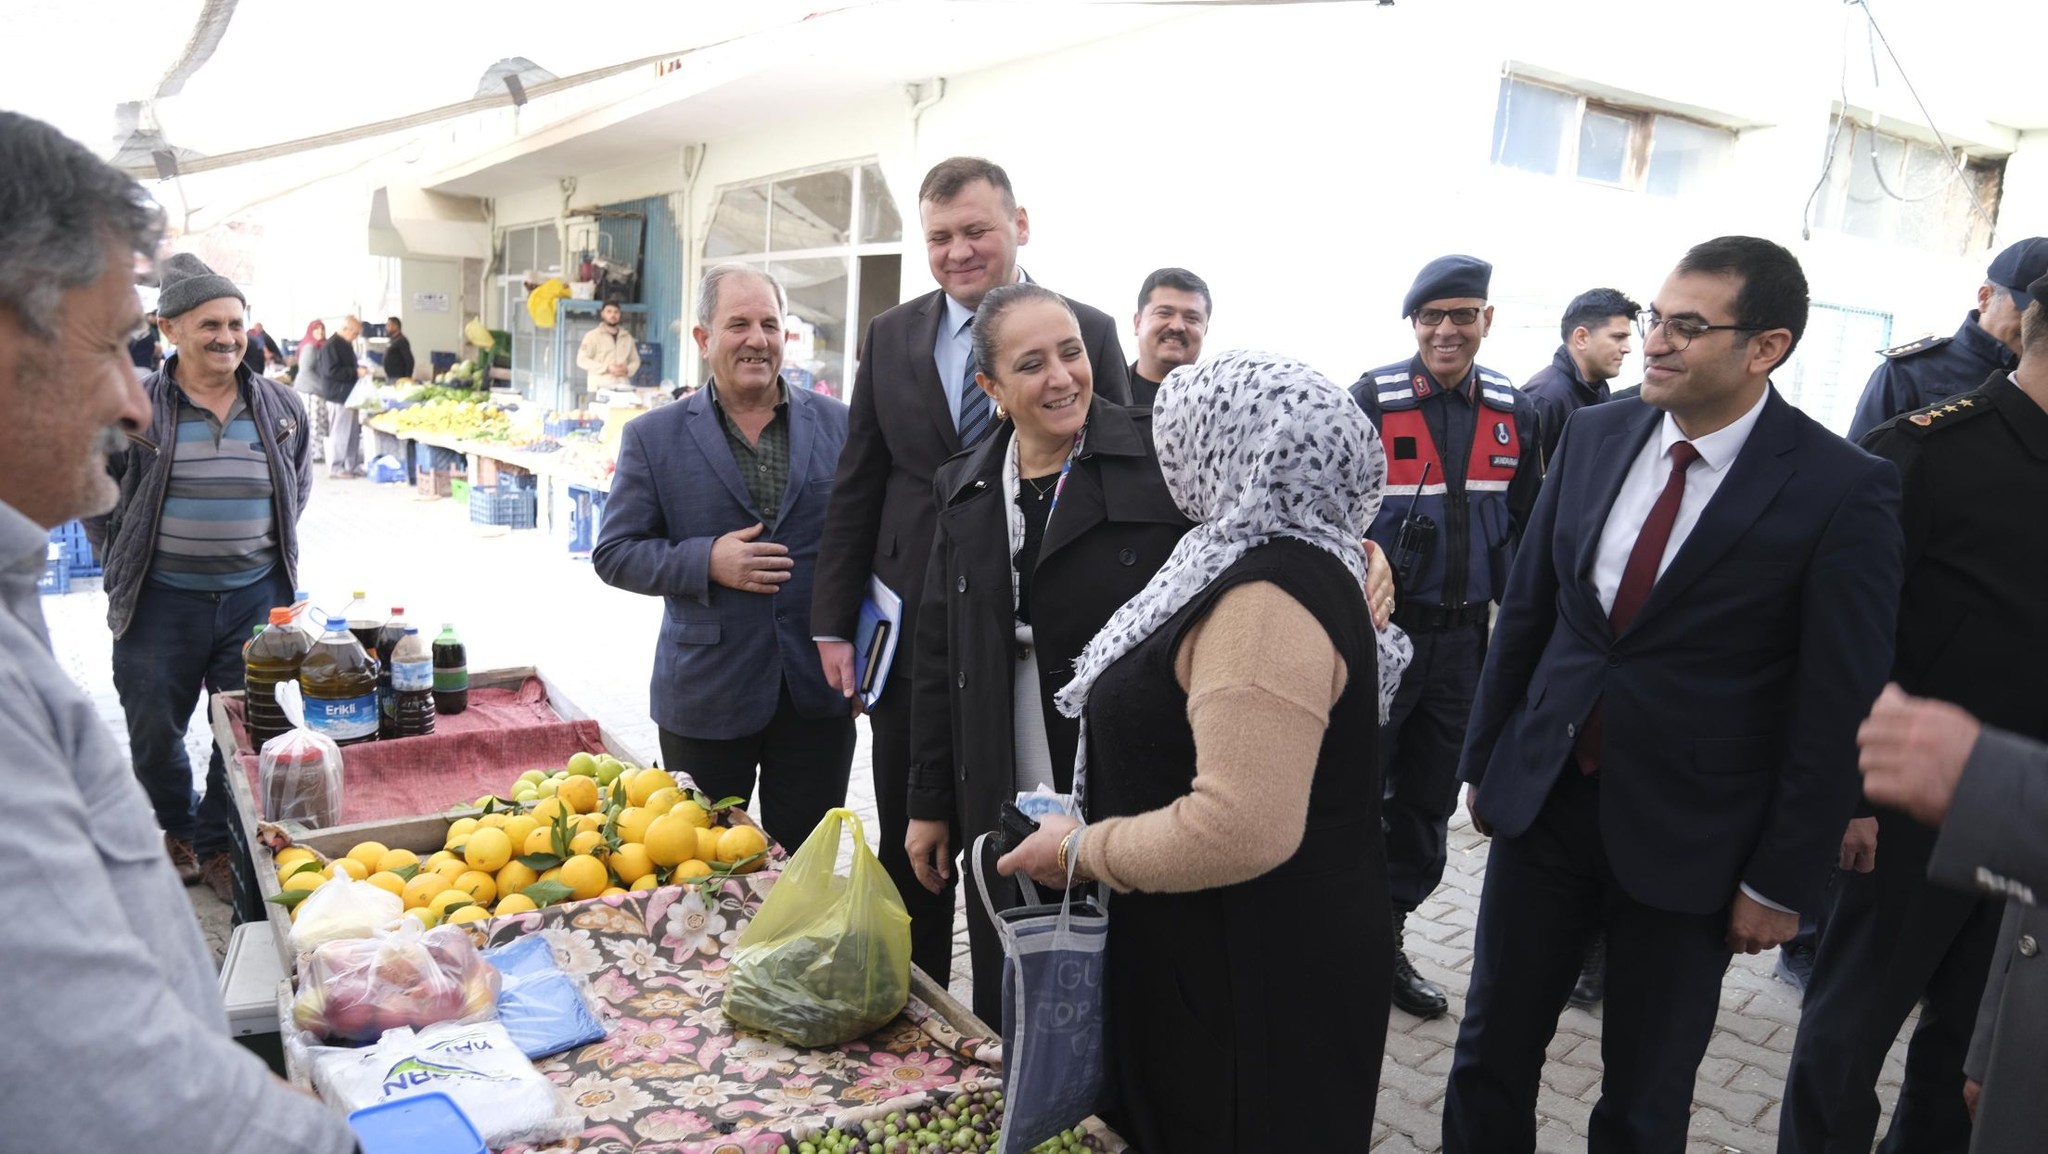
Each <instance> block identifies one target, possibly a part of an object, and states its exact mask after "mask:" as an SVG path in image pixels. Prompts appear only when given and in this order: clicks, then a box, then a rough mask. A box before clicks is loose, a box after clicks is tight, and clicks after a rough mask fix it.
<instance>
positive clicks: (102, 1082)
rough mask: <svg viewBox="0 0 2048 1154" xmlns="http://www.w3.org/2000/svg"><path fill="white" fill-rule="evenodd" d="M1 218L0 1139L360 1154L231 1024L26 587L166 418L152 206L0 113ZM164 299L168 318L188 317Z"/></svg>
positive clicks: (58, 1146)
mask: <svg viewBox="0 0 2048 1154" xmlns="http://www.w3.org/2000/svg"><path fill="white" fill-rule="evenodd" d="M0 220H5V221H6V222H7V227H6V228H4V229H0V269H5V270H9V271H8V273H7V274H5V277H4V279H0V411H5V412H6V413H8V414H9V417H10V419H9V420H7V421H5V422H0V748H4V749H6V750H7V751H8V756H7V759H6V762H5V764H4V767H0V778H4V779H5V782H6V786H7V792H8V797H9V798H10V801H11V803H12V804H14V805H16V806H18V807H20V808H19V810H18V812H20V813H23V814H34V815H35V818H34V821H35V833H34V834H33V836H19V837H8V838H0V892H5V893H8V894H11V895H16V896H17V897H18V898H19V899H21V900H17V901H15V902H14V903H12V908H11V909H10V910H9V915H8V926H7V934H6V937H5V938H4V939H0V973H4V974H5V975H6V980H5V981H4V982H0V1020H4V1021H6V1023H7V1025H8V1030H9V1038H10V1041H9V1043H8V1045H6V1046H5V1047H0V1119H5V1125H6V1137H5V1139H4V1140H0V1144H4V1145H5V1146H6V1147H7V1148H8V1149H10V1150H17V1149H18V1150H163V1151H204V1152H206V1154H237V1152H239V1154H272V1152H274V1151H284V1150H290V1151H310V1152H317V1154H330V1152H331V1154H341V1152H343V1151H348V1150H351V1149H354V1147H355V1140H354V1138H353V1137H352V1136H351V1135H350V1133H349V1128H348V1125H347V1124H346V1123H345V1122H343V1120H342V1119H341V1118H340V1117H338V1116H336V1115H335V1114H334V1113H333V1112H332V1111H330V1110H328V1108H327V1107H326V1106H324V1105H322V1104H321V1103H320V1102H319V1100H317V1099H315V1098H314V1097H312V1096H311V1095H309V1094H304V1093H301V1092H299V1091H298V1090H295V1089H293V1088H292V1087H291V1086H289V1085H287V1084H286V1083H284V1082H282V1081H279V1080H278V1079H276V1078H274V1077H272V1076H271V1075H270V1073H269V1072H268V1071H267V1070H265V1069H264V1066H263V1062H262V1061H261V1060H260V1059H258V1058H257V1057H256V1056H255V1055H254V1054H252V1053H250V1052H249V1051H248V1050H245V1049H243V1048H242V1047H241V1046H239V1045H237V1044H236V1043H235V1042H234V1040H233V1039H231V1038H230V1037H229V1035H228V1028H227V1013H226V1011H225V1009H224V1008H223V1006H222V1003H221V996H220V988H219V985H218V983H217V980H216V979H215V976H214V964H213V958H212V956H211V954H210V952H209V951H208V949H207V945H206V941H205V939H204V938H202V937H201V936H200V933H199V927H198V924H197V923H196V922H195V921H194V919H193V917H192V910H191V907H190V905H189V904H188V903H187V902H186V901H185V898H184V894H183V891H182V889H181V887H180V886H179V884H178V875H177V873H176V871H175V870H174V869H173V868H172V866H171V863H170V861H169V860H167V859H166V857H165V855H164V850H163V841H162V838H163V835H162V834H160V833H159V832H158V831H157V826H156V822H155V821H154V820H152V818H151V815H150V805H149V802H148V800H146V799H145V798H144V796H143V792H142V787H141V786H140V785H139V784H138V783H137V782H136V780H135V778H134V776H133V775H131V774H130V773H129V770H128V765H127V758H126V757H125V756H123V754H122V752H121V750H120V749H119V748H118V747H117V746H116V745H115V744H114V742H113V741H112V740H111V738H110V736H109V734H108V731H107V726H106V722H105V721H103V720H102V719H101V717H100V714H99V710H98V709H97V708H96V707H95V706H94V704H93V703H92V702H91V701H90V700H89V699H87V698H86V696H85V695H84V694H83V693H82V692H80V691H79V689H78V686H77V685H76V684H75V683H74V682H73V681H72V679H71V676H70V674H69V673H67V672H66V671H65V669H64V667H63V666H62V665H61V664H60V663H58V661H57V660H56V658H55V656H54V655H53V654H52V652H51V649H50V636H49V631H48V629H47V628H46V626H45V624H44V621H43V614H42V606H41V603H40V598H39V597H38V596H37V594H36V590H35V585H36V577H37V576H38V575H39V574H40V573H41V572H42V569H43V561H44V550H45V549H46V548H47V547H48V542H49V537H48V533H49V530H50V529H51V528H53V527H55V526H58V525H62V524H64V523H65V522H67V521H69V520H71V519H72V518H73V517H79V516H90V515H93V514H101V513H105V512H106V511H107V510H109V509H111V508H113V506H114V502H115V496H116V489H115V484H114V481H113V480H112V479H111V478H110V477H109V476H108V473H107V459H108V457H109V456H110V455H111V454H112V453H116V452H119V451H121V450H122V449H123V448H125V447H126V445H127V444H128V443H129V441H130V440H131V439H135V438H140V437H142V436H143V435H144V434H145V433H146V432H147V431H149V430H151V428H152V426H153V425H154V424H155V423H156V420H155V418H156V416H157V413H156V410H157V409H158V408H160V406H159V405H157V404H155V403H153V402H152V400H151V396H150V393H149V392H148V391H147V390H146V388H145V383H143V382H138V381H137V380H136V378H135V369H134V366H133V365H132V364H131V363H130V362H129V360H128V339H129V338H130V337H131V336H132V335H133V334H134V333H135V331H136V330H137V328H138V327H139V326H140V325H141V323H142V306H141V302H140V301H139V300H138V299H137V297H136V293H135V288H134V280H135V270H136V265H137V263H138V260H139V259H146V258H147V257H148V256H149V255H150V254H151V253H153V252H154V251H155V250H156V246H157V243H158V240H159V238H160V237H161V235H162V229H163V224H162V215H161V210H160V209H158V208H157V206H156V204H155V203H154V202H153V201H152V200H150V198H149V194H148V193H146V192H144V191H143V190H142V189H141V188H140V187H139V186H138V185H137V184H136V183H135V182H134V181H133V180H130V179H129V178H128V177H126V176H124V175H122V174H121V173H120V172H119V171H118V170H116V169H114V168H111V167H109V166H108V165H106V164H105V163H103V162H101V161H100V160H98V159H97V158H95V157H94V156H93V154H92V153H91V152H90V151H89V150H87V149H86V148H85V147H84V146H82V145H79V144H77V143H74V142H73V141H70V140H67V139H65V138H64V137H63V136H61V135H59V134H58V132H57V131H56V130H55V129H53V128H51V127H49V126H48V125H46V124H43V123H41V122H39V121H35V120H31V119H29V118H28V117H25V116H21V115H18V114H16V113H12V112H0ZM232 287H233V286H232V285H230V286H229V288H230V290H232ZM164 299H165V304H164V312H165V315H166V316H167V317H172V316H182V315H184V313H185V312H186V310H187V308H190V307H196V306H195V304H194V302H192V301H191V300H190V299H189V296H185V295H181V294H174V293H172V292H169V291H167V292H166V294H165V298H164ZM239 327H240V326H239V322H237V324H236V328H237V330H239ZM216 335H217V334H216ZM238 335H239V333H238ZM215 346H227V347H229V348H231V350H232V351H231V352H229V351H221V352H213V351H211V350H212V348H213V347H215ZM241 356H242V346H241V344H240V343H239V341H223V340H218V339H214V338H213V337H207V336H205V335H203V334H201V333H198V332H192V333H188V334H186V335H185V339H184V340H183V341H181V342H180V352H179V357H178V358H177V359H178V360H188V359H189V360H190V361H192V362H193V363H197V362H198V361H200V360H205V361H207V362H208V363H209V364H211V365H221V366H224V367H225V368H226V370H227V372H228V374H229V376H228V380H229V381H231V382H232V381H233V380H234V379H235V374H234V371H235V370H236V369H239V368H240V367H241ZM207 372H208V379H212V377H213V375H214V372H215V370H213V369H209V370H207ZM160 375H161V374H159V375H156V376H152V377H151V378H150V380H151V381H157V380H158V376H160ZM245 378H246V374H245ZM255 380H258V381H260V380H261V378H255ZM252 387H253V386H252ZM271 387H272V388H275V389H277V390H278V392H279V393H281V394H282V397H283V400H282V401H275V400H273V401H269V402H266V403H268V404H284V405H288V406H289V408H290V409H291V411H292V412H293V413H295V414H299V406H298V404H297V403H296V402H295V401H292V400H290V398H291V396H292V394H291V393H290V392H289V391H288V390H284V389H283V388H282V387H280V386H271ZM232 395H233V394H232V393H231V394H230V396H232ZM258 411H263V410H262V409H261V408H260V407H259V410H258ZM299 421H300V425H301V428H303V414H299ZM175 433H176V430H175V429H174V430H172V434H173V435H175ZM300 443H301V444H303V434H301V438H300ZM287 540H288V538H287ZM147 545H148V542H146V541H145V542H144V547H145V548H146V547H147ZM109 568H110V572H109V584H110V586H111V585H112V583H113V574H112V572H111V568H112V567H111V565H110V567H109ZM134 571H135V572H136V573H138V574H139V573H140V571H141V570H140V568H137V569H135V570H134ZM285 588H286V589H287V590H289V588H290V586H289V585H286V586H285ZM207 620H208V622H209V623H210V622H212V620H213V615H212V614H210V613H209V614H208V617H207ZM222 624H223V627H225V625H226V622H225V620H224V619H223V621H222ZM241 629H242V635H243V636H244V637H246V636H247V634H248V629H247V627H246V626H242V627H241ZM131 636H132V634H131ZM184 701H185V707H186V713H187V714H188V715H189V714H190V712H191V705H192V696H191V694H190V693H189V692H188V693H187V695H186V697H185V698H184ZM189 781H190V778H189V776H188V778H187V782H188V783H189ZM187 788H188V789H189V784H188V786H187Z"/></svg>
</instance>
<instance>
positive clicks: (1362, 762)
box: [998, 352, 1411, 1154]
mask: <svg viewBox="0 0 2048 1154" xmlns="http://www.w3.org/2000/svg"><path fill="white" fill-rule="evenodd" d="M1153 426H1154V430H1155V434H1156V437H1157V443H1158V450H1159V459H1160V465H1161V468H1162V470H1163V472H1164V474H1165V477H1166V483H1167V489H1168V491H1169V492H1170V493H1171V494H1172V495H1173V498H1174V501H1175V503H1176V504H1178V505H1179V506H1180V509H1181V511H1182V512H1184V513H1186V514H1187V515H1188V516H1189V517H1190V518H1192V519H1193V520H1195V521H1196V522H1197V524H1196V526H1195V528H1194V529H1192V530H1190V531H1189V532H1188V533H1187V535H1186V536H1184V537H1182V538H1181V541H1180V543H1179V545H1178V546H1177V547H1176V548H1175V549H1174V551H1173V553H1172V554H1171V555H1170V556H1169V557H1168V559H1167V561H1166V564H1165V565H1164V566H1163V567H1162V568H1161V569H1160V570H1159V572H1158V574H1156V575H1155V576H1154V577H1153V579H1152V581H1151V582H1150V583H1149V584H1148V585H1146V587H1145V588H1144V590H1143V591H1141V592H1140V593H1139V594H1138V595H1137V596H1136V597H1134V598H1132V599H1131V600H1130V601H1129V602H1128V603H1127V604H1125V605H1124V607H1123V608H1122V609H1120V610H1118V611H1117V613H1116V615H1115V616H1113V617H1112V618H1111V619H1110V621H1109V624H1107V625H1106V626H1104V627H1103V629H1102V631H1101V632H1100V633H1098V634H1097V635H1096V637H1095V640H1094V641H1093V642H1091V643H1090V644H1089V646H1088V648H1087V650H1086V651H1085V652H1084V653H1083V654H1082V657H1081V660H1080V662H1079V663H1078V667H1077V670H1076V674H1075V677H1074V680H1073V682H1072V683H1071V684H1070V685H1069V686H1068V687H1067V688H1066V689H1065V690H1064V691H1062V692H1061V694H1060V695H1059V702H1060V706H1061V708H1062V709H1064V710H1066V711H1068V712H1070V713H1079V714H1080V715H1081V717H1082V719H1083V739H1082V740H1083V745H1084V757H1085V759H1086V765H1087V770H1086V780H1085V783H1084V784H1078V785H1077V792H1080V793H1083V794H1084V795H1085V797H1084V802H1085V807H1086V812H1087V815H1088V819H1089V824H1087V825H1079V824H1076V823H1074V822H1073V821H1071V820H1070V819H1066V818H1062V817H1057V816H1051V817H1047V818H1045V819H1044V820H1043V823H1042V825H1041V828H1040V830H1039V832H1038V833H1036V834H1034V835H1033V836H1032V837H1030V838H1029V839H1027V840H1026V841H1025V842H1024V844H1023V845H1021V846H1019V847H1018V848H1017V849H1016V850H1015V851H1013V852H1012V853H1011V854H1009V855H1007V856H1005V857H1004V858H1003V860H1002V861H1001V862H1000V863H998V864H999V868H1000V869H1001V870H1002V871H1003V872H1004V873H1014V872H1019V871H1022V872H1025V873H1028V874H1029V875H1030V876H1032V877H1033V878H1035V879H1037V880H1040V881H1045V882H1053V883H1063V882H1064V881H1065V879H1066V878H1067V877H1068V876H1069V874H1070V872H1071V873H1072V874H1073V875H1076V876H1079V877H1083V878H1092V879H1099V880H1101V881H1103V882H1105V883H1107V884H1108V885H1109V886H1110V887H1111V888H1112V889H1114V890H1116V891H1118V892H1119V894H1121V895H1123V896H1120V897H1118V898H1117V899H1116V900H1115V901H1113V902H1112V903H1111V906H1110V912H1111V916H1110V925H1109V939H1108V958H1107V970H1108V976H1107V986H1108V988H1107V991H1106V994H1105V1002H1106V1005H1107V1007H1108V1009H1107V1014H1108V1026H1109V1038H1110V1044H1111V1047H1112V1049H1111V1054H1110V1069H1111V1072H1112V1073H1111V1077H1112V1079H1113V1080H1114V1082H1115V1083H1116V1086H1115V1094H1114V1097H1115V1098H1116V1100H1117V1101H1118V1102H1119V1103H1120V1105H1119V1107H1118V1110H1117V1112H1116V1114H1115V1115H1114V1116H1113V1117H1112V1118H1111V1119H1110V1120H1111V1123H1112V1125H1113V1126H1115V1127H1116V1128H1117V1130H1118V1132H1119V1133H1121V1134H1122V1135H1123V1136H1124V1137H1126V1138H1128V1139H1130V1140H1131V1141H1132V1142H1133V1143H1134V1144H1135V1145H1136V1146H1137V1147H1138V1148H1139V1149H1143V1150H1172V1151H1174V1152H1175V1154H1188V1152H1200V1151H1209V1150H1213V1151H1219V1152H1222V1151H1241V1150H1251V1149H1309V1148H1320V1147H1322V1146H1324V1145H1327V1143H1328V1139H1329V1134H1328V1132H1327V1127H1328V1126H1329V1124H1330V1123H1329V1120H1328V1119H1327V1118H1324V1117H1321V1116H1319V1115H1318V1114H1317V1113H1316V1112H1314V1111H1299V1110H1290V1109H1288V1108H1286V1107H1285V1106H1284V1105H1282V1106H1278V1108H1275V1106H1276V1105H1278V1104H1280V1103H1284V1102H1285V1101H1286V1100H1287V1095H1286V1093H1285V1084H1286V1082H1287V1080H1288V1079H1289V1078H1290V1077H1291V1076H1292V1072H1293V1071H1298V1070H1303V1069H1308V1070H1314V1071H1315V1072H1316V1075H1315V1076H1316V1079H1317V1081H1318V1082H1320V1083H1322V1084H1326V1085H1348V1086H1354V1087H1362V1088H1364V1089H1363V1092H1362V1096H1363V1097H1364V1098H1365V1100H1366V1101H1367V1102H1368V1103H1369V1102H1370V1100H1371V1087H1373V1086H1375V1085H1377V1084H1378V1080H1379V1056H1380V1046H1379V1045H1378V1043H1377V1040H1378V1039H1379V1038H1381V1037H1382V1036H1384V1031H1385V1029H1386V1018H1387V1005H1388V1001H1387V998H1388V995H1387V991H1388V989H1389V984H1390V981H1391V973H1390V966H1391V963H1390V961H1389V960H1388V959H1389V958H1390V955H1391V950H1392V944H1391V940H1390V927H1389V923H1388V899H1387V876H1386V861H1385V848H1384V843H1383V841H1382V838H1381V832H1380V779H1379V758H1378V734H1379V721H1380V718H1381V716H1382V714H1383V711H1384V709H1385V707H1386V704H1387V702H1388V701H1389V700H1390V699H1391V697H1392V693H1393V682H1394V680H1395V677H1396V676H1397V675H1398V671H1399V667H1400V665H1401V664H1403V663H1405V660H1406V655H1407V654H1408V653H1409V652H1411V650H1410V649H1409V647H1408V645H1407V641H1406V638H1404V637H1402V636H1401V635H1400V634H1399V632H1398V631H1396V630H1393V629H1391V628H1390V629H1388V630H1386V631H1376V630H1375V629H1374V628H1373V625H1372V620H1371V618H1370V616H1369V615H1368V612H1367V607H1366V603H1365V596H1364V594H1363V592H1362V590H1361V585H1362V583H1363V581H1364V579H1365V575H1366V571H1367V559H1366V553H1365V551H1364V548H1363V546H1362V545H1361V538H1362V537H1364V535H1365V529H1366V526H1367V525H1368V524H1370V523H1371V521H1372V518H1373V516H1374V514H1375V513H1377V511H1378V508H1379V502H1380V491H1381V489H1382V487H1383V486H1384V483H1385V480H1386V460H1385V456H1384V454H1383V453H1382V452H1381V450H1380V445H1379V437H1378V434H1377V433H1376V432H1375V431H1374V429H1373V427H1372V424H1371V422H1370V421H1368V420H1367V419H1366V416H1365V414H1364V412H1362V411H1361V410H1360V409H1359V408H1358V406H1357V405H1356V404H1355V403H1354V402H1353V401H1352V400H1351V398H1350V396H1349V395H1348V394H1347V393H1345V391H1344V390H1343V389H1341V388H1339V387H1338V386H1336V385H1335V384H1332V383H1331V382H1330V381H1329V380H1327V379H1326V378H1324V377H1323V376H1321V375H1320V374H1318V373H1316V372H1315V371H1314V370H1312V369H1310V368H1308V367H1307V366H1306V365H1303V364H1301V363H1300V362H1297V361H1293V360H1289V359H1287V358H1284V357H1277V356H1272V355H1269V354H1265V353H1253V352H1231V353H1225V354H1222V355H1221V356H1218V357H1217V358H1215V359H1214V360H1212V361H1209V362H1207V363H1205V364H1203V365H1200V366H1198V367H1193V368H1181V369H1176V370H1175V371H1174V372H1173V373H1172V374H1171V375H1169V376H1168V377H1167V379H1166V381H1165V383H1164V384H1163V385H1162V386H1161V387H1160V390H1159V395H1158V399H1157V401H1156V402H1155V406H1154V411H1153ZM1077 776H1079V775H1078V774H1077ZM1276 964H1277V965H1278V967H1280V968H1278V969H1276V968H1275V967H1276ZM1367 1110H1368V1112H1369V1110H1370V1106H1368V1107H1367ZM1369 1123H1370V1120H1369V1118H1368V1119H1366V1120H1365V1124H1366V1125H1369ZM1360 1124H1361V1123H1360V1119H1358V1118H1357V1116H1356V1113H1355V1111H1354V1113H1353V1114H1349V1115H1347V1116H1346V1118H1345V1120H1344V1123H1343V1125H1344V1126H1345V1128H1346V1130H1347V1131H1348V1132H1360V1131H1357V1129H1356V1128H1357V1127H1358V1126H1359V1125H1360Z"/></svg>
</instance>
